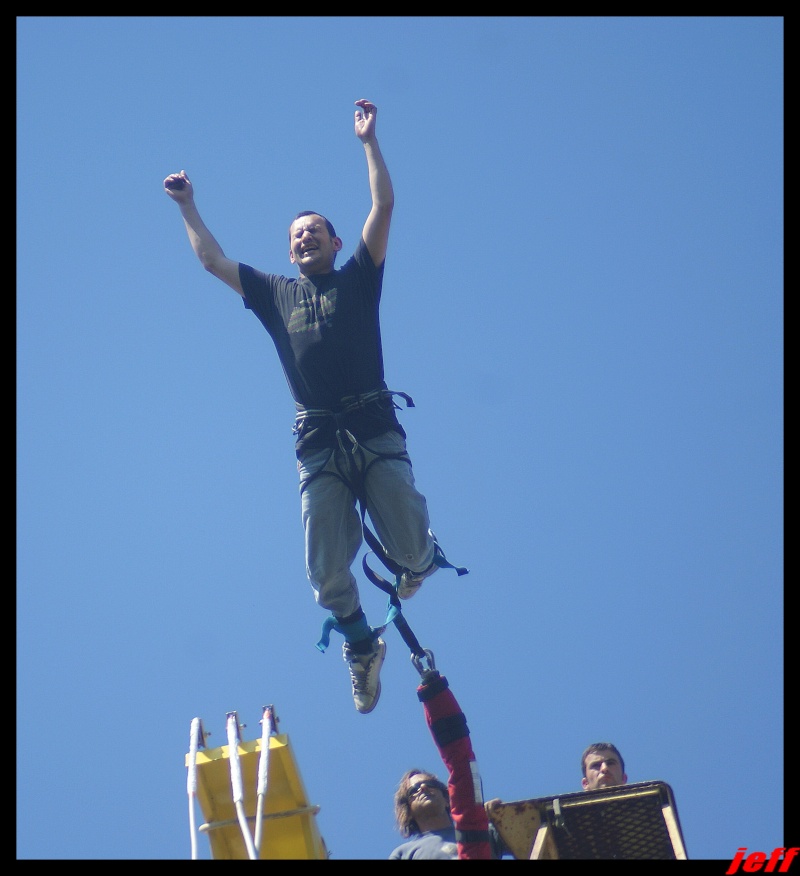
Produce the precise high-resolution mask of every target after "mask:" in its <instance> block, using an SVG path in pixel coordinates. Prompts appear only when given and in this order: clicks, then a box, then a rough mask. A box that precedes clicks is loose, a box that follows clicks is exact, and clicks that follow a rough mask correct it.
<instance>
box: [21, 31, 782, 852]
mask: <svg viewBox="0 0 800 876" xmlns="http://www.w3.org/2000/svg"><path fill="white" fill-rule="evenodd" d="M16 23H17V315H16V319H17V325H16V341H17V408H16V412H17V460H16V471H17V857H18V858H20V859H32V858H40V859H83V858H89V859H100V858H115V859H136V858H138V859H188V858H189V856H190V831H189V821H188V809H187V796H186V769H185V766H184V755H185V753H186V751H187V750H188V746H189V729H190V725H191V721H192V718H194V717H200V718H202V719H203V722H204V724H205V726H206V728H207V729H209V730H211V731H212V734H213V735H212V736H211V738H210V740H209V744H210V745H222V744H224V742H225V714H226V712H228V711H230V710H237V711H238V712H239V715H240V718H241V720H242V721H243V722H244V723H245V724H247V728H246V731H245V736H246V738H253V739H254V738H256V737H258V736H259V735H260V727H259V725H258V721H259V719H260V717H261V708H262V706H264V705H265V704H267V703H271V704H274V706H275V710H276V712H277V715H278V718H279V719H280V724H279V729H280V730H281V731H282V732H284V733H287V734H288V735H289V737H290V739H291V741H292V744H293V749H294V751H295V754H296V756H297V759H298V762H299V765H300V769H301V772H302V775H303V779H304V782H305V784H306V787H307V789H308V792H309V796H310V797H311V799H312V802H314V803H316V804H318V805H320V806H321V810H320V814H319V816H318V823H319V825H320V829H321V831H322V834H323V836H324V838H325V841H326V843H327V845H328V848H329V850H330V852H331V855H332V857H333V858H335V859H340V860H344V859H348V858H379V859H380V858H385V857H387V856H388V854H389V852H390V851H391V849H392V848H393V847H394V846H395V845H397V844H398V843H399V842H400V837H399V835H398V834H397V832H396V830H395V828H394V824H393V813H392V794H393V792H394V789H395V786H396V783H397V781H398V780H399V778H400V775H401V774H402V773H403V772H404V771H405V770H406V769H408V768H410V767H423V768H426V769H432V770H434V771H442V769H443V767H442V763H441V761H440V760H439V756H438V753H437V751H436V749H435V747H434V745H433V742H432V740H431V738H430V734H429V732H428V730H427V727H426V726H425V723H424V719H423V713H422V707H421V706H420V704H419V702H418V700H417V697H416V685H417V682H418V676H417V674H416V672H415V671H414V669H413V667H412V665H411V663H410V660H409V652H408V649H407V648H406V646H405V645H404V643H403V642H402V640H401V638H400V636H399V635H398V634H397V632H396V630H394V629H393V628H392V629H390V630H389V631H388V632H387V634H386V635H387V644H388V653H387V659H386V663H385V666H384V671H383V675H382V678H383V695H382V699H381V702H380V704H379V706H378V708H377V709H376V710H375V712H373V713H372V714H371V715H368V716H363V715H359V714H357V713H356V711H355V709H354V707H353V702H352V698H351V696H350V689H349V680H348V674H347V669H346V666H345V664H344V663H343V661H342V659H341V651H340V646H341V642H340V640H337V639H334V641H333V642H332V645H331V648H330V649H329V650H328V651H327V652H326V653H325V654H320V652H319V651H318V650H317V649H316V648H315V647H314V644H315V642H316V641H317V639H318V636H319V633H320V627H321V624H322V621H323V620H324V618H325V613H324V612H323V611H322V609H320V608H318V607H316V605H315V604H314V601H313V597H312V593H311V589H310V586H309V585H308V583H307V581H306V579H305V573H304V564H303V555H302V530H301V525H300V514H299V501H298V495H297V483H296V470H295V461H294V447H293V436H292V434H291V424H292V420H293V416H294V407H293V403H292V401H291V397H290V395H289V391H288V388H287V386H286V383H285V380H284V377H283V374H282V372H281V370H280V367H279V365H278V361H277V356H276V354H275V351H274V349H273V347H272V342H271V341H270V339H269V336H268V335H267V333H266V332H265V331H264V329H263V328H262V326H261V324H260V323H259V322H258V320H257V319H256V318H255V317H254V316H253V315H252V314H250V313H248V312H247V311H246V310H245V309H244V308H243V307H242V305H241V302H240V300H239V298H238V296H236V295H235V293H233V292H231V291H230V290H229V289H228V288H227V287H225V286H224V285H222V284H221V283H220V282H219V281H218V280H216V279H215V278H213V277H212V276H211V275H209V274H206V273H205V272H204V271H203V270H202V268H201V267H200V265H199V263H198V262H197V261H196V259H195V256H194V254H193V253H192V250H191V248H190V246H189V243H188V241H187V238H186V234H185V231H184V228H183V223H182V221H181V219H180V215H179V212H178V210H177V208H176V207H175V205H174V204H173V203H172V202H171V201H170V199H169V198H168V197H167V196H166V195H165V194H164V192H163V191H162V180H163V179H164V177H165V176H166V175H167V174H169V173H171V172H174V171H179V170H181V169H185V170H186V171H187V173H188V174H189V176H190V177H191V179H192V181H193V183H194V185H195V190H196V200H197V204H198V206H199V208H200V210H201V213H202V215H203V216H204V218H205V220H206V222H207V223H208V225H209V227H210V228H211V229H212V231H213V232H214V233H215V235H216V236H217V238H218V240H219V241H220V243H221V245H222V246H223V248H224V249H225V251H226V253H227V255H228V256H230V257H231V258H235V259H238V260H241V261H244V262H248V263H250V264H252V265H254V266H256V267H259V268H262V269H264V270H267V271H273V272H285V273H287V274H289V275H294V269H293V266H292V265H291V264H290V263H289V260H288V244H287V236H286V231H287V227H288V225H289V222H290V221H291V218H292V217H293V215H294V214H295V213H296V212H298V211H299V210H304V209H313V210H318V211H321V212H323V213H325V214H326V215H327V216H329V217H330V218H331V219H332V221H333V222H334V224H335V225H336V229H337V232H338V234H339V235H340V236H341V237H342V239H343V241H344V248H345V251H346V252H351V251H352V250H353V248H354V247H355V245H356V243H357V240H358V236H359V234H360V231H361V227H362V225H363V221H364V219H365V217H366V214H367V211H368V207H369V194H368V186H367V178H366V169H365V163H364V158H363V149H362V148H361V146H360V144H359V142H358V140H357V139H356V137H355V134H354V133H353V110H354V106H353V102H354V101H355V100H357V99H358V98H368V99H370V100H372V101H374V102H375V103H376V104H377V106H378V109H379V116H378V136H379V140H380V143H381V147H382V149H383V153H384V156H385V158H386V161H387V164H388V167H389V169H390V172H391V174H392V179H393V182H394V187H395V193H396V206H395V213H394V220H393V226H392V232H391V237H390V242H389V254H388V257H387V262H386V275H385V282H384V296H383V304H382V319H383V343H384V353H385V365H386V374H387V381H388V383H389V386H390V387H391V388H392V389H397V390H402V391H405V392H407V393H409V394H410V395H411V396H412V397H413V398H414V401H415V403H416V407H415V408H414V409H411V410H408V411H402V412H401V413H400V417H401V421H402V422H403V424H404V426H405V427H406V429H407V431H408V434H409V448H410V451H411V455H412V458H413V460H414V468H415V474H416V477H417V483H418V485H419V487H420V489H421V490H422V492H423V493H425V495H426V497H427V499H428V504H429V507H430V511H431V517H432V525H433V528H434V529H435V530H436V532H437V534H438V536H439V538H440V541H441V542H442V544H443V546H444V548H445V550H446V552H447V553H448V555H449V557H450V558H451V559H452V560H453V561H454V562H456V563H458V564H463V565H466V566H468V567H469V568H470V570H471V571H470V574H469V575H467V576H464V577H458V576H456V575H455V573H453V572H450V571H447V570H445V571H442V572H440V573H439V574H437V576H436V577H435V578H433V579H431V580H430V581H429V582H426V584H425V586H424V587H423V589H422V591H421V592H420V594H419V595H418V596H417V597H416V598H415V599H414V600H413V601H411V602H409V603H408V604H407V608H406V617H407V619H408V621H409V623H410V624H411V626H412V629H413V630H414V632H415V633H416V634H417V636H418V637H419V639H420V642H421V643H422V644H423V646H425V647H428V648H430V649H432V650H433V652H434V655H435V658H436V662H437V665H438V666H439V668H440V669H441V671H442V672H443V673H444V674H445V675H446V676H447V677H448V679H449V680H450V684H451V686H452V689H453V691H454V692H455V694H456V696H457V698H458V700H459V702H460V704H461V706H462V707H463V709H464V711H465V713H466V714H467V717H468V722H469V727H470V731H471V738H472V742H473V746H474V748H475V751H476V754H477V757H478V763H479V766H480V770H481V775H482V778H483V784H484V791H485V794H486V796H487V798H488V797H501V798H503V799H505V800H515V799H522V798H529V797H542V796H549V795H553V794H559V793H567V792H572V791H576V790H578V789H579V787H580V784H579V781H580V773H579V769H578V763H579V756H580V752H581V751H582V750H583V748H584V747H585V746H586V745H587V744H588V743H590V742H594V741H598V740H611V741H613V742H615V743H616V744H617V745H618V746H619V748H620V749H621V750H622V753H623V755H624V757H625V759H626V766H627V772H628V778H629V780H630V781H631V782H639V781H648V780H654V779H658V780H662V781H665V782H667V783H668V784H669V785H670V786H671V787H672V789H673V792H674V794H675V798H676V801H677V805H678V812H679V815H680V819H681V823H682V826H683V831H684V838H685V841H686V847H687V851H688V853H689V856H690V857H691V858H710V859H721V860H727V861H730V860H731V858H732V857H733V856H734V854H735V853H736V850H737V848H739V847H741V846H745V847H747V848H748V849H751V850H761V851H770V850H772V849H773V848H775V847H777V846H782V845H786V844H791V843H790V840H791V837H784V819H783V741H784V740H783V727H784V708H783V703H784V697H783V693H784V677H783V646H784V643H783V629H784V620H783V618H784V606H783V391H784V384H783V259H784V245H783V239H784V228H783V65H784V57H783V19H782V18H780V17H719V18H716V17H699V18H694V17H686V18H684V17H674V18H672V17H653V18H649V17H585V18H584V17H577V18H573V17H564V18H560V17H547V18H537V17H532V18H526V17H520V18H511V17H497V18H495V17H481V18H458V17H454V18H450V17H434V18H422V17H419V18H418V17H408V18H404V17H400V18H394V17H377V18H361V17H329V18H325V17H322V18H320V17H291V16H289V17H280V18H270V17H266V18H258V17H253V18H249V17H231V18H227V17H219V18H216V17H186V18H181V17H168V18H157V17H120V18H113V17H19V18H17V22H16ZM357 575H358V577H359V581H360V582H361V583H362V591H363V602H364V605H365V608H366V610H367V614H368V617H369V619H370V622H371V623H372V624H373V625H377V624H379V623H380V622H381V621H382V619H383V616H384V614H385V609H386V600H385V596H384V595H383V594H382V593H381V592H380V591H378V590H377V589H376V588H374V587H373V586H372V585H371V584H369V583H368V582H367V581H366V580H365V579H364V578H363V575H362V573H361V571H360V567H357ZM796 839H797V838H796V837H795V840H796ZM795 844H796V842H795ZM200 851H201V853H202V854H203V855H205V856H206V857H208V856H210V852H209V849H208V845H207V842H206V840H205V838H201V846H200Z"/></svg>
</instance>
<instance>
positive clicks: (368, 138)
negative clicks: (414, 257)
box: [355, 100, 394, 267]
mask: <svg viewBox="0 0 800 876" xmlns="http://www.w3.org/2000/svg"><path fill="white" fill-rule="evenodd" d="M356 106H357V107H360V109H357V110H356V112H355V128H356V136H357V137H358V139H359V140H361V142H362V143H363V144H364V153H365V154H366V156H367V169H368V171H369V192H370V195H371V196H372V209H371V210H370V211H369V216H367V221H366V222H365V223H364V230H363V231H362V236H363V238H364V243H366V245H367V249H368V250H369V254H370V255H371V256H372V261H373V262H375V264H376V265H377V266H378V267H380V266H381V265H382V264H383V262H384V259H385V258H386V247H387V245H388V243H389V225H390V224H391V221H392V210H393V209H394V189H393V188H392V180H391V178H390V177H389V171H388V170H387V168H386V162H385V161H384V160H383V155H382V154H381V148H380V146H379V145H378V139H377V137H376V135H375V119H376V117H377V115H378V108H377V107H376V106H375V104H374V103H371V102H370V101H368V100H357V101H356Z"/></svg>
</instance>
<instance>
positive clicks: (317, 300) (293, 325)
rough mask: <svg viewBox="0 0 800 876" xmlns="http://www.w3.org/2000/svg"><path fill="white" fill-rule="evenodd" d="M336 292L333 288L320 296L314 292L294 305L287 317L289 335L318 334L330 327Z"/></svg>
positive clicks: (334, 309) (334, 308)
mask: <svg viewBox="0 0 800 876" xmlns="http://www.w3.org/2000/svg"><path fill="white" fill-rule="evenodd" d="M336 291H337V290H336V287H334V288H333V289H329V290H328V291H327V292H323V293H322V294H318V293H316V292H315V293H314V294H313V295H312V296H311V297H310V298H306V299H305V300H303V301H302V302H300V304H298V305H296V306H295V308H294V310H292V315H291V316H290V317H289V324H288V326H287V327H288V329H289V333H290V334H300V333H303V332H319V331H321V330H322V328H323V326H328V327H331V326H332V325H333V314H334V312H335V311H336Z"/></svg>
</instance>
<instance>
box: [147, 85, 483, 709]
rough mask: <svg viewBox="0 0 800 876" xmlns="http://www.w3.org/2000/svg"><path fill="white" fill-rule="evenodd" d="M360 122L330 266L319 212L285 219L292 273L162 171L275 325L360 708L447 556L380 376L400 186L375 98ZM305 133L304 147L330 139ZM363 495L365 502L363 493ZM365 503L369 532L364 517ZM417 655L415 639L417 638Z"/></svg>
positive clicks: (192, 237) (304, 476) (245, 294)
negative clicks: (355, 215) (357, 197)
mask: <svg viewBox="0 0 800 876" xmlns="http://www.w3.org/2000/svg"><path fill="white" fill-rule="evenodd" d="M355 105H356V107H357V109H356V111H355V122H354V124H355V134H356V137H357V138H358V140H359V141H360V143H361V144H362V146H363V148H364V155H365V158H366V164H367V173H368V179H369V192H370V200H371V204H370V209H369V212H368V215H367V218H366V221H365V223H364V226H363V229H362V232H361V237H360V239H359V241H358V243H357V245H356V247H355V251H354V252H353V255H352V256H351V257H350V258H349V259H348V260H347V262H345V264H344V265H343V266H342V267H341V268H338V269H337V268H335V261H336V256H337V254H338V253H339V252H340V251H341V250H342V248H343V244H342V240H341V238H339V237H338V236H337V235H336V231H335V229H334V227H333V225H332V224H331V222H330V220H328V219H327V218H326V217H325V216H323V215H322V214H321V213H319V212H316V211H312V210H305V211H303V212H300V213H298V214H297V215H296V216H295V218H294V219H293V221H292V222H291V223H290V225H289V261H290V262H291V263H292V264H293V265H295V266H296V267H297V270H298V274H299V276H298V278H297V279H293V278H290V277H286V276H283V275H281V274H272V273H264V272H262V271H260V270H257V269H255V268H253V267H251V266H250V265H248V264H245V263H242V262H239V261H237V260H234V259H230V258H228V257H227V256H226V255H225V252H224V251H223V249H222V247H221V246H220V244H219V243H218V242H217V240H216V238H215V237H214V236H213V235H212V234H211V232H210V231H209V229H208V228H207V226H206V225H205V222H204V221H203V219H202V218H201V216H200V213H199V212H198V209H197V206H196V204H195V200H194V187H193V185H192V182H191V181H190V179H189V177H188V176H187V174H186V172H185V171H183V170H182V171H180V173H172V174H170V175H169V176H167V177H166V179H164V183H163V185H164V191H165V192H166V193H167V195H168V196H169V197H170V198H171V199H172V200H173V201H174V202H175V203H176V204H177V206H178V207H179V209H180V212H181V216H182V218H183V222H184V226H185V229H186V232H187V235H188V237H189V242H190V243H191V246H192V248H193V250H194V252H195V255H196V256H197V258H198V259H199V261H200V263H201V264H202V266H203V267H204V268H205V269H206V270H207V271H209V272H210V273H211V274H213V275H214V276H215V277H217V278H218V279H220V280H222V281H223V282H224V283H225V284H226V285H228V286H229V287H230V288H232V289H233V290H234V291H235V292H236V293H238V295H240V296H241V298H242V301H243V304H244V306H245V308H247V309H248V310H249V311H251V312H252V313H253V314H254V315H255V316H256V317H257V318H258V319H259V321H260V322H261V323H262V325H263V326H264V328H265V329H266V330H267V332H268V333H269V335H270V337H271V338H272V340H273V342H274V344H275V349H276V351H277V353H278V358H279V360H280V363H281V366H282V368H283V373H284V376H285V377H286V380H287V383H288V385H289V389H290V391H291V394H292V398H293V399H294V402H295V408H296V416H295V421H294V427H293V433H294V435H295V455H296V457H297V468H298V473H299V480H300V499H301V514H302V522H303V528H304V532H305V566H306V574H307V577H308V580H309V582H310V584H311V587H312V588H313V591H314V597H315V600H316V602H317V604H318V605H319V606H320V607H321V608H322V609H324V610H325V611H327V612H329V615H330V616H329V618H328V619H327V620H326V622H325V626H324V629H323V636H322V638H321V639H320V640H319V642H318V643H317V647H318V648H319V650H321V651H324V650H325V648H326V647H327V644H328V641H329V635H330V631H331V630H332V629H333V630H336V631H337V632H339V633H341V635H342V636H343V637H344V640H345V641H344V644H343V646H342V655H343V658H344V660H345V662H346V663H347V665H348V667H349V670H350V681H351V684H352V693H353V701H354V703H355V707H356V709H357V710H358V711H359V712H360V713H362V714H368V713H369V712H371V711H372V710H373V709H374V708H375V706H376V705H377V703H378V699H379V697H380V691H381V686H380V670H381V666H382V665H383V661H384V658H385V656H386V643H385V641H384V640H383V639H382V638H381V633H382V632H383V631H384V630H385V629H386V627H387V625H388V624H389V623H394V624H395V625H396V626H397V627H398V629H399V630H401V633H402V632H403V630H404V629H405V627H403V619H402V611H401V610H400V603H399V600H401V599H402V600H407V599H410V598H412V597H413V596H414V595H415V594H416V593H417V592H418V591H419V589H420V587H421V585H422V582H423V581H424V580H425V579H426V578H427V577H429V576H430V575H432V574H433V573H434V572H436V571H437V570H438V569H439V568H441V567H445V566H449V567H451V568H455V569H456V571H457V572H458V574H459V575H462V574H465V573H466V572H467V569H466V568H464V567H455V566H451V564H450V563H449V562H448V561H447V560H446V559H445V557H444V553H443V552H442V550H441V547H440V546H439V544H438V542H437V540H436V538H435V536H434V534H433V532H432V531H431V529H430V520H429V515H428V506H427V502H426V499H425V497H424V496H423V495H422V493H420V492H419V490H418V489H417V487H416V483H415V481H414V474H413V470H412V466H411V459H410V457H409V455H408V452H407V449H406V433H405V430H404V429H403V427H402V426H401V425H400V422H399V420H398V418H397V413H396V411H397V410H399V407H398V405H397V404H396V403H395V401H394V398H395V396H401V397H403V398H404V399H405V400H406V403H407V405H408V406H409V407H412V406H413V402H412V401H411V399H410V397H409V396H407V395H406V394H405V393H400V392H396V391H393V390H390V389H389V388H388V386H387V383H386V380H385V377H384V363H383V349H382V340H381V328H380V319H379V306H380V301H381V295H382V289H383V276H384V266H385V259H386V252H387V246H388V241H389V227H390V224H391V219H392V212H393V210H394V189H393V186H392V181H391V178H390V176H389V171H388V169H387V167H386V163H385V161H384V158H383V154H382V152H381V148H380V146H379V144H378V139H377V135H376V119H377V113H378V110H377V107H376V106H375V104H374V103H372V102H371V101H369V100H363V99H362V100H357V101H355ZM313 137H314V135H313V134H309V135H308V137H307V139H308V144H307V145H306V146H305V148H306V149H307V150H308V151H309V153H310V154H313V152H314V149H315V147H316V151H317V152H318V153H321V152H323V150H324V148H325V147H324V140H323V139H322V138H320V137H319V136H317V139H316V140H314V139H313ZM357 503H358V504H360V506H361V508H360V514H359V512H358V511H357V510H356V504H357ZM367 515H368V516H369V518H370V521H371V523H372V524H373V526H374V528H375V534H374V535H373V533H372V532H371V531H370V530H369V528H368V527H367V526H366V522H365V521H366V516H367ZM365 539H366V540H367V541H368V543H369V544H370V547H371V548H372V550H373V551H374V552H375V553H376V555H377V556H379V558H380V559H381V561H382V562H384V564H386V565H387V566H388V567H389V568H390V570H391V571H392V574H393V575H394V578H395V580H394V584H393V585H392V589H393V591H394V592H393V594H391V595H390V605H389V609H388V611H387V620H386V622H385V623H384V624H383V625H382V626H378V627H372V626H370V624H369V622H368V620H367V617H366V614H365V612H364V609H363V606H362V603H361V598H360V594H359V589H358V585H357V582H356V579H355V577H354V575H353V573H352V571H351V566H352V564H353V563H354V561H355V558H356V556H357V554H358V551H359V549H360V547H361V545H362V544H363V542H364V540H365ZM412 653H416V654H417V656H419V651H418V650H417V651H415V650H414V648H412Z"/></svg>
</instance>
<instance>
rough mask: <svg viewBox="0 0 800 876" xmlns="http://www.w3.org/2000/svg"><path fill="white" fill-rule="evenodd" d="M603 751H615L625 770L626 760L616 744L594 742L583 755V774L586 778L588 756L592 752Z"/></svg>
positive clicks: (623, 770)
mask: <svg viewBox="0 0 800 876" xmlns="http://www.w3.org/2000/svg"><path fill="white" fill-rule="evenodd" d="M602 751H613V752H614V754H616V756H617V758H618V759H619V765H620V766H621V767H622V772H623V773H624V772H625V761H624V760H623V759H622V755H621V754H620V753H619V749H618V748H617V746H616V745H612V744H611V743H610V742H593V743H592V744H591V745H590V746H588V747H587V748H586V750H585V751H584V752H583V754H582V755H581V774H582V775H583V777H584V778H586V758H587V757H588V756H589V755H590V754H594V753H595V752H598V753H599V752H602Z"/></svg>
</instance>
